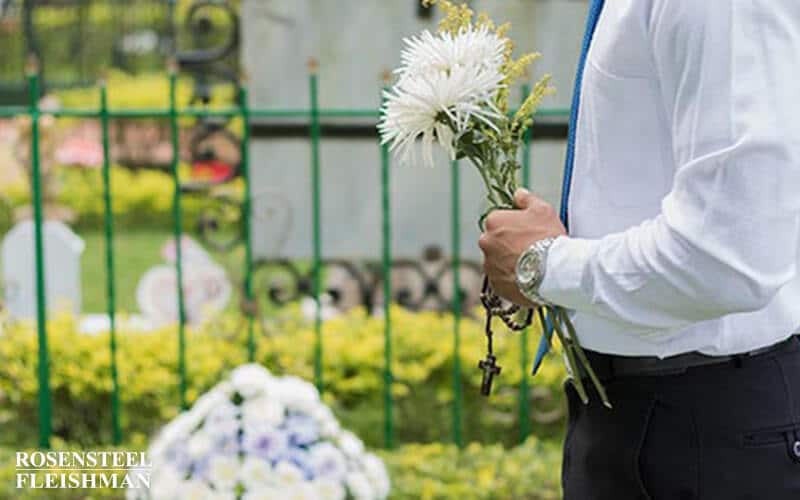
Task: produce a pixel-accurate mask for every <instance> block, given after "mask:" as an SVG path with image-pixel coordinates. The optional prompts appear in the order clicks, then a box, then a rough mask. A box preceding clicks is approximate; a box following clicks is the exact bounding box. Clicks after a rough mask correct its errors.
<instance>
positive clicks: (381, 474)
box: [361, 453, 391, 498]
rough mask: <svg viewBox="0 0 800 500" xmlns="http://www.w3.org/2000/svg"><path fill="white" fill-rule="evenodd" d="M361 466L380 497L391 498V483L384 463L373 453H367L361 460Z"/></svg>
mask: <svg viewBox="0 0 800 500" xmlns="http://www.w3.org/2000/svg"><path fill="white" fill-rule="evenodd" d="M361 464H362V465H363V466H364V473H365V474H366V475H367V478H369V481H370V484H372V487H373V488H374V489H375V492H376V494H377V495H378V497H380V498H385V497H387V496H389V490H390V488H391V481H390V480H389V473H388V472H387V471H386V466H385V465H384V464H383V461H382V460H381V459H380V458H378V457H377V456H375V455H373V454H372V453H366V454H365V455H364V457H363V459H362V460H361Z"/></svg>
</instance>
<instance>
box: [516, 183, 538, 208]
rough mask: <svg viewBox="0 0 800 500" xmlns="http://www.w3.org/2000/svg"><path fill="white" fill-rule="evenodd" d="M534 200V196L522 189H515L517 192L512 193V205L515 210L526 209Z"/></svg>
mask: <svg viewBox="0 0 800 500" xmlns="http://www.w3.org/2000/svg"><path fill="white" fill-rule="evenodd" d="M535 200H536V196H534V195H533V194H532V193H531V192H530V191H528V190H527V189H525V188H523V187H521V188H517V190H516V191H514V205H515V206H516V207H517V208H521V209H525V208H528V207H529V206H531V203H533V202H534V201H535Z"/></svg>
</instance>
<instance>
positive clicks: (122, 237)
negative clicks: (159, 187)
mask: <svg viewBox="0 0 800 500" xmlns="http://www.w3.org/2000/svg"><path fill="white" fill-rule="evenodd" d="M78 236H80V237H81V238H82V239H83V241H84V242H85V244H86V247H85V249H84V251H83V255H82V257H81V294H82V296H83V297H82V298H83V302H82V307H81V309H82V312H83V313H105V312H106V311H107V307H108V306H107V300H106V296H107V288H106V286H107V285H106V246H105V236H104V233H103V232H102V230H95V231H78ZM191 236H192V237H194V235H191ZM171 237H172V232H171V231H170V230H168V229H135V230H128V229H126V230H118V231H116V233H115V234H114V267H115V271H116V272H115V285H116V299H117V311H118V312H127V313H137V312H139V306H138V305H137V304H136V286H137V285H138V283H139V280H140V279H141V278H142V276H143V275H144V273H145V272H147V270H148V269H150V268H151V267H153V266H155V265H159V264H166V261H165V260H164V259H163V257H162V256H161V247H162V246H163V245H164V243H165V242H166V241H167V240H168V239H170V238H171ZM194 238H195V240H197V238H196V237H194ZM0 239H2V236H0ZM209 253H210V254H211V257H212V258H213V259H214V260H215V261H216V262H217V263H218V264H220V265H221V266H222V267H223V268H224V269H225V271H226V272H227V274H228V279H230V280H231V283H232V284H233V286H234V288H238V287H239V286H240V284H241V282H242V280H243V277H244V269H243V265H244V246H243V245H239V246H238V247H237V248H236V249H234V250H232V251H230V252H226V253H214V252H209ZM297 265H298V269H299V270H300V271H301V272H308V268H309V266H310V264H309V263H308V262H307V261H300V262H297ZM1 270H2V266H0V271H1ZM272 276H274V271H273V270H271V269H265V270H262V271H259V272H257V273H256V275H254V287H255V288H256V290H255V293H256V296H257V297H259V303H260V307H261V311H262V312H266V311H270V310H272V309H274V308H275V307H276V305H275V304H272V303H271V302H269V300H268V299H267V297H266V291H265V290H264V286H265V285H266V284H267V283H268V282H270V279H271V277H272ZM324 276H325V274H324V272H323V279H324ZM237 307H238V301H237V300H236V295H235V294H234V296H233V297H232V298H231V301H230V302H229V303H228V308H237Z"/></svg>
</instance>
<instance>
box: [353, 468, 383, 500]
mask: <svg viewBox="0 0 800 500" xmlns="http://www.w3.org/2000/svg"><path fill="white" fill-rule="evenodd" d="M345 482H346V483H347V489H348V491H349V492H350V495H351V496H352V497H353V498H354V499H355V500H372V499H373V498H375V497H376V496H377V495H376V492H375V491H374V490H373V488H372V485H370V484H369V479H367V476H366V475H364V474H362V473H360V472H351V473H350V474H348V475H347V479H346V480H345Z"/></svg>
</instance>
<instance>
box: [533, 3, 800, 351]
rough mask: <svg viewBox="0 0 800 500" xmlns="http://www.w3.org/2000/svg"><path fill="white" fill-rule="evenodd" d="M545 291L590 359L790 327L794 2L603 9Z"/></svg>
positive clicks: (796, 184) (763, 337) (799, 192)
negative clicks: (562, 229) (562, 231)
mask: <svg viewBox="0 0 800 500" xmlns="http://www.w3.org/2000/svg"><path fill="white" fill-rule="evenodd" d="M579 109H580V115H579V119H578V128H577V142H576V152H575V154H576V156H575V165H574V174H573V177H572V188H571V196H570V200H569V204H568V208H569V221H570V237H561V238H558V239H557V240H556V241H555V243H554V244H553V245H552V247H551V248H550V251H549V255H548V260H547V269H546V271H545V277H544V281H543V283H542V286H541V288H540V293H541V294H542V296H544V297H545V298H546V299H548V300H551V301H552V302H554V303H556V304H560V305H563V306H566V307H568V308H571V309H573V310H574V311H575V313H574V316H573V318H574V323H575V326H576V328H577V332H578V337H579V338H580V341H581V343H582V344H583V346H584V347H585V348H587V349H591V350H594V351H599V352H606V353H614V354H621V355H639V356H659V357H666V356H670V355H675V354H679V353H684V352H689V351H700V352H703V353H706V354H710V355H722V354H733V353H742V352H747V351H750V350H754V349H757V348H760V347H764V346H768V345H771V344H774V343H776V342H778V341H781V340H783V339H785V338H788V337H789V336H790V335H791V334H792V333H793V332H795V331H797V330H798V327H800V275H798V272H797V264H798V247H800V0H606V4H605V8H604V10H603V13H602V16H601V18H600V21H599V24H598V27H597V30H596V32H595V35H594V41H593V44H592V47H591V50H590V52H589V55H588V61H587V64H586V70H585V73H584V80H583V89H582V97H581V106H580V108H579Z"/></svg>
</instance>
